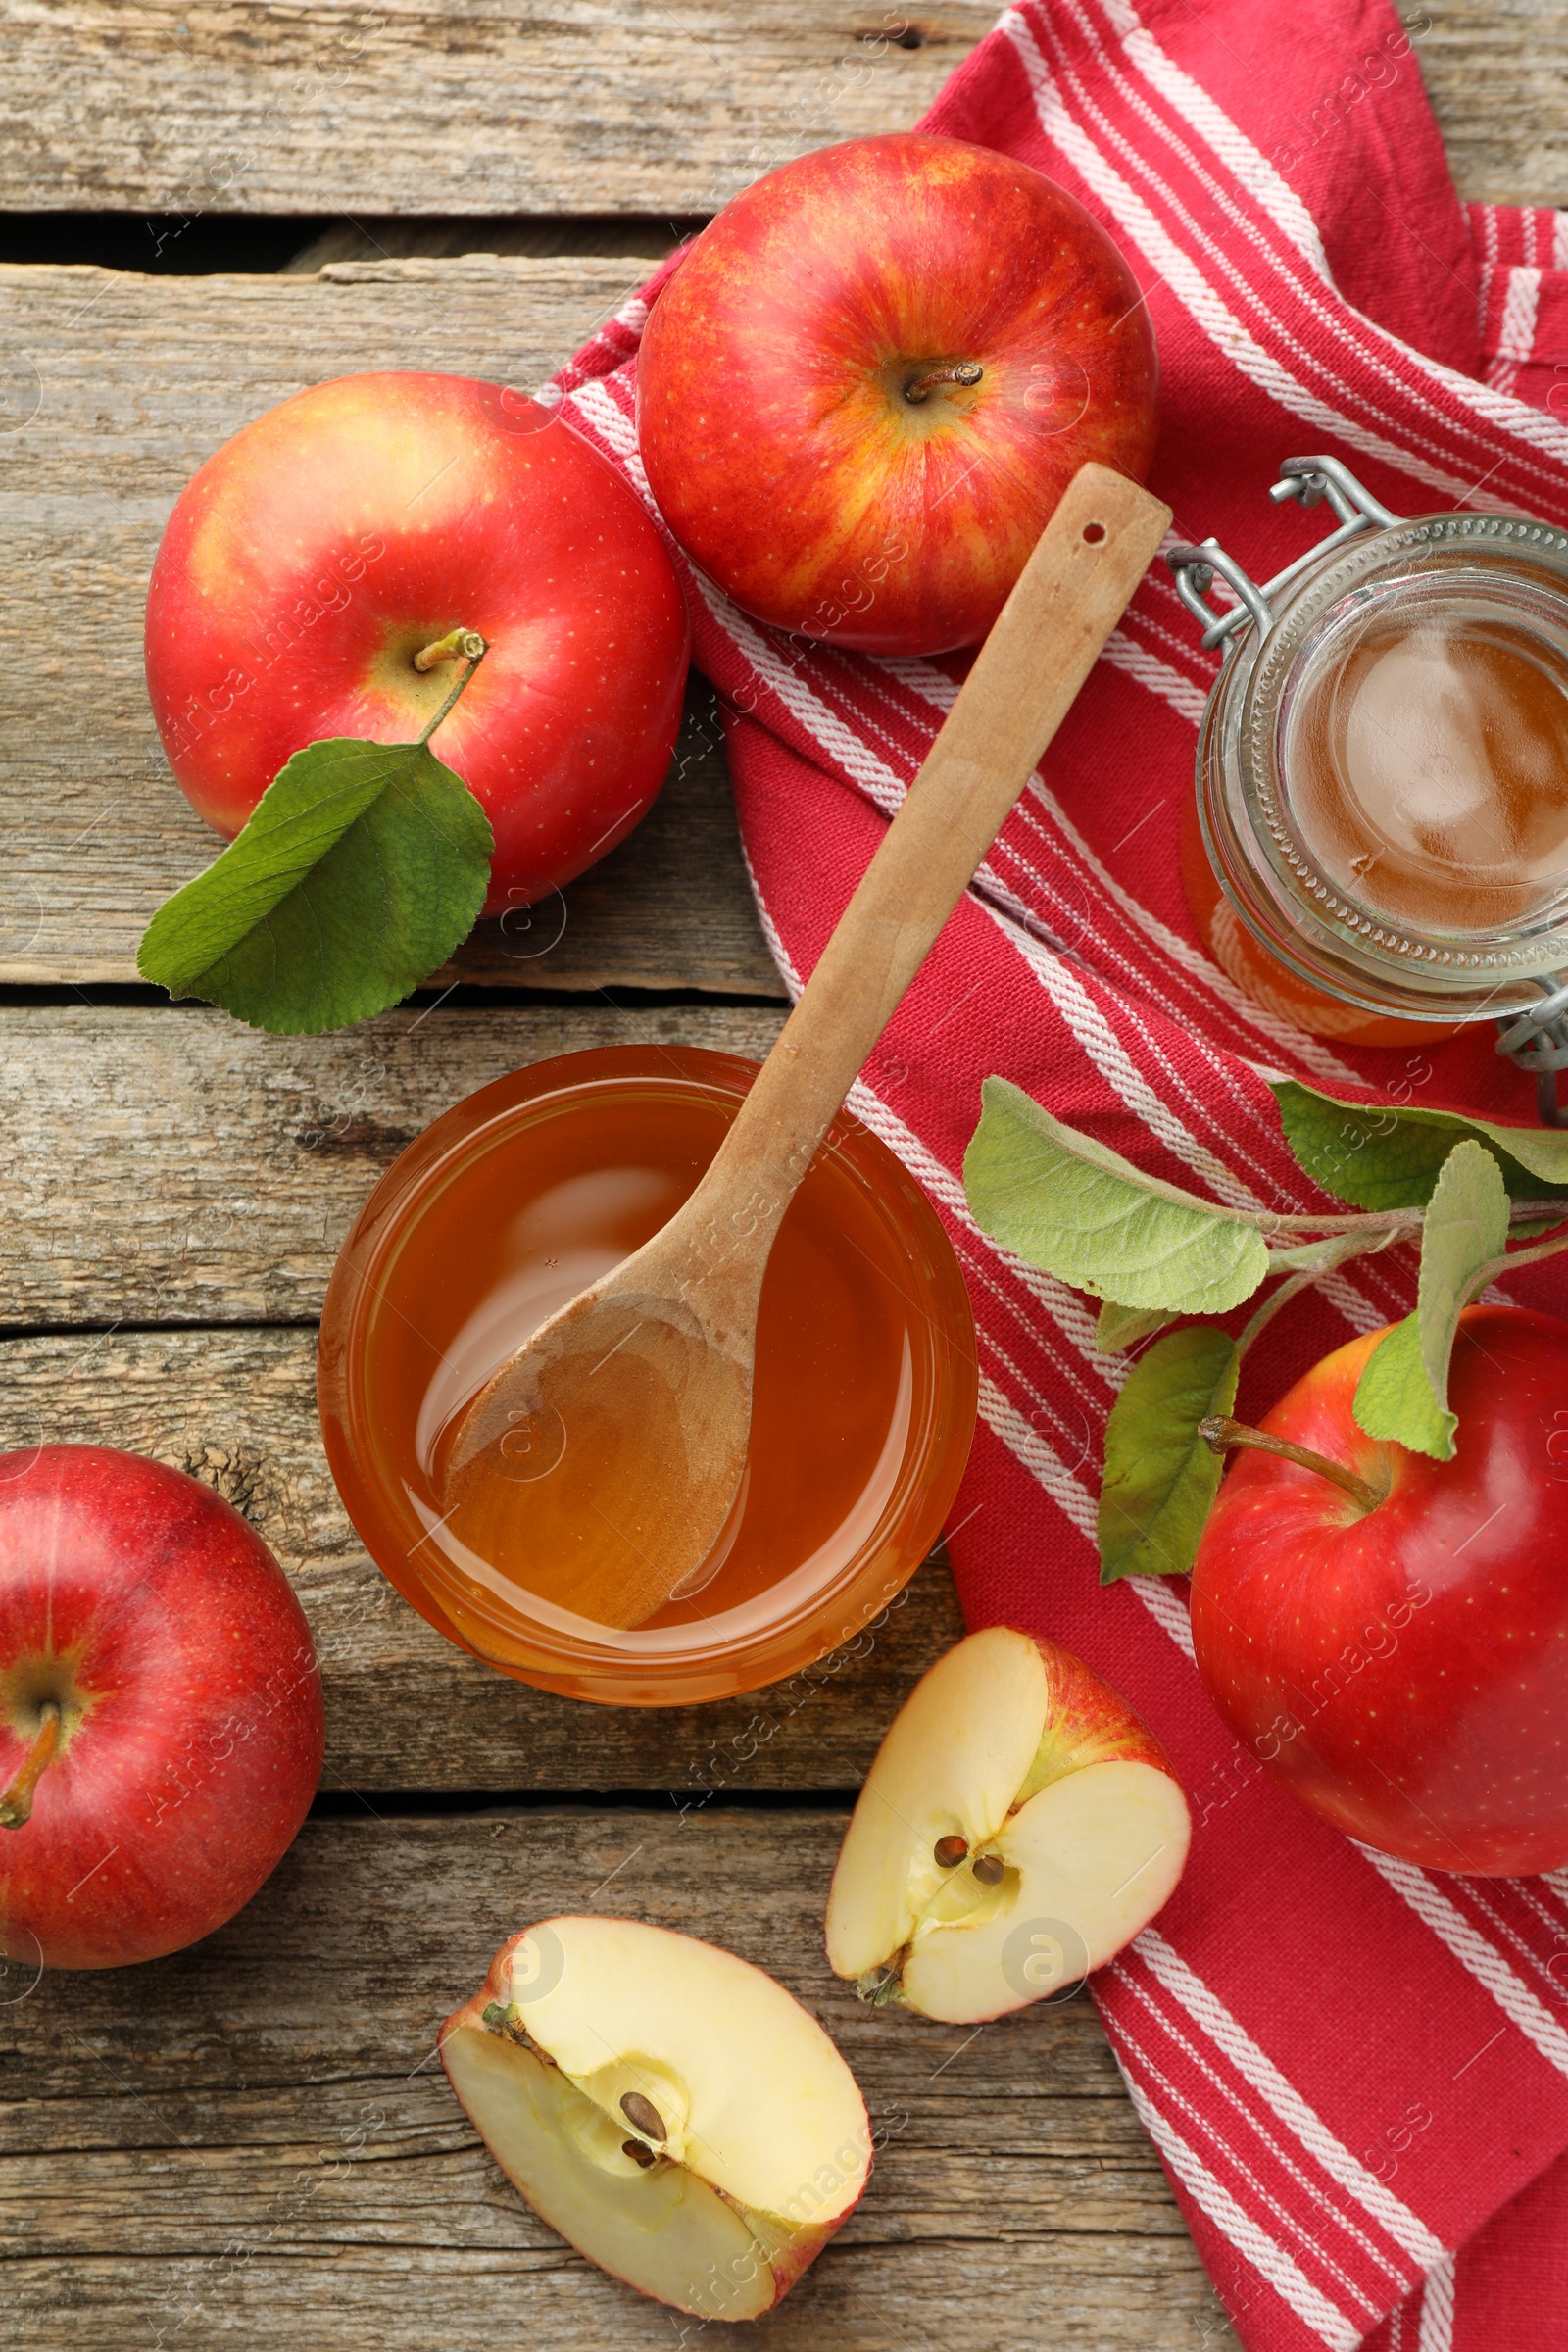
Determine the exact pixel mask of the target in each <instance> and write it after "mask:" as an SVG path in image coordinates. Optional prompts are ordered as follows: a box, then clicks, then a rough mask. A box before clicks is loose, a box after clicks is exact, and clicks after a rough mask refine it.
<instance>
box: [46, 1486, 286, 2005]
mask: <svg viewBox="0 0 1568 2352" xmlns="http://www.w3.org/2000/svg"><path fill="white" fill-rule="evenodd" d="M51 1700H52V1701H53V1702H54V1704H55V1705H57V1706H58V1707H59V1709H60V1719H59V1722H60V1728H59V1734H58V1745H57V1747H56V1750H55V1753H54V1754H53V1756H52V1757H51V1758H50V1760H49V1761H48V1762H47V1763H46V1764H45V1766H44V1768H43V1770H42V1772H41V1773H40V1774H39V1776H38V1780H37V1785H36V1788H35V1789H34V1791H33V1796H32V1807H31V1812H30V1814H28V1816H27V1818H26V1819H25V1820H24V1821H23V1822H22V1823H21V1826H20V1827H17V1828H0V1951H3V1952H4V1953H5V1954H6V1956H7V1958H8V1959H10V1960H11V1961H13V1962H15V1963H16V1964H17V1966H18V1968H20V1969H23V1970H25V1969H26V1968H28V1967H29V1966H35V1967H47V1968H116V1967H120V1966H123V1964H125V1963H126V1962H128V1961H135V1960H153V1959H157V1958H158V1957H160V1955H161V1954H163V1953H165V1952H173V1951H178V1950H180V1949H181V1948H182V1947H183V1946H184V1945H185V1944H188V1943H194V1942H195V1941H196V1939H197V1938H198V1936H207V1935H210V1934H211V1933H212V1931H213V1930H214V1929H215V1928H219V1927H221V1926H222V1924H223V1922H224V1921H225V1920H226V1919H229V1918H231V1917H232V1915H233V1914H234V1912H236V1911H237V1910H239V1909H240V1907H241V1905H242V1904H244V1903H248V1902H249V1901H250V1899H251V1897H252V1895H253V1894H255V1892H256V1891H257V1889H258V1887H260V1886H261V1885H262V1883H263V1881H264V1880H265V1879H266V1878H267V1877H268V1876H269V1874H270V1872H271V1871H272V1869H273V1868H274V1867H275V1866H276V1864H277V1862H278V1861H279V1860H280V1859H281V1857H282V1855H283V1854H284V1853H285V1852H286V1850H287V1848H288V1847H289V1845H290V1844H291V1843H292V1842H293V1839H294V1836H295V1834H296V1832H297V1831H298V1829H299V1827H300V1824H301V1822H302V1821H303V1820H304V1819H305V1816H306V1814H307V1812H308V1811H309V1810H310V1803H311V1798H312V1797H313V1796H314V1795H315V1793H316V1787H317V1783H318V1781H319V1778H320V1773H321V1756H322V1750H323V1744H324V1728H323V1718H322V1710H321V1684H320V1677H319V1673H318V1671H317V1664H316V1653H315V1650H314V1648H313V1647H312V1644H311V1636H310V1629H309V1627H308V1626H307V1625H306V1622H305V1617H304V1613H303V1612H302V1610H301V1608H300V1605H299V1602H298V1601H297V1600H296V1599H295V1597H294V1593H293V1591H292V1589H291V1587H290V1585H289V1582H288V1579H287V1578H286V1577H285V1576H284V1574H283V1572H282V1570H281V1569H280V1568H279V1566H278V1565H277V1562H276V1561H275V1560H274V1559H273V1557H272V1555H271V1553H270V1551H269V1550H268V1548H267V1545H266V1544H264V1543H263V1542H262V1540H261V1538H260V1536H258V1535H257V1534H256V1533H255V1531H254V1530H253V1529H252V1528H250V1527H248V1526H247V1525H246V1523H245V1521H244V1520H243V1519H242V1518H241V1517H240V1516H239V1514H238V1512H237V1511H234V1510H231V1509H230V1507H229V1505H228V1504H227V1503H226V1502H224V1501H223V1500H222V1499H221V1496H220V1495H216V1494H215V1493H214V1492H213V1490H212V1488H211V1487H209V1486H206V1485H204V1484H203V1483H202V1482H201V1481H200V1480H199V1479H194V1478H187V1477H186V1476H185V1474H184V1473H183V1472H182V1471H179V1470H172V1469H169V1468H167V1467H166V1466H165V1465H164V1464H163V1463H161V1462H152V1461H146V1460H144V1459H142V1458H141V1457H140V1456H139V1455H136V1454H128V1453H119V1452H115V1451H113V1450H112V1449H111V1448H109V1447H108V1446H42V1447H40V1448H39V1449H38V1450H37V1452H36V1453H11V1454H5V1455H0V1788H8V1787H9V1786H10V1785H11V1784H12V1783H13V1781H14V1779H15V1776H16V1775H17V1773H18V1772H19V1771H20V1769H21V1768H22V1767H23V1765H24V1764H25V1761H26V1759H27V1757H28V1753H29V1750H30V1749H31V1747H32V1745H33V1743H34V1741H35V1740H36V1738H37V1735H38V1732H39V1729H40V1724H41V1720H42V1717H41V1712H40V1710H41V1708H42V1706H43V1703H44V1702H45V1701H51Z"/></svg>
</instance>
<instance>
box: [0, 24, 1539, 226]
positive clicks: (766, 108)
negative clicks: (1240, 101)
mask: <svg viewBox="0 0 1568 2352" xmlns="http://www.w3.org/2000/svg"><path fill="white" fill-rule="evenodd" d="M1405 13H1406V15H1407V16H1408V17H1411V18H1412V19H1413V22H1414V25H1415V26H1416V28H1417V34H1418V38H1417V55H1418V56H1419V57H1420V60H1421V69H1422V73H1423V74H1424V75H1425V77H1426V81H1427V86H1428V88H1429V89H1430V91H1431V93H1432V98H1433V102H1434V105H1435V107H1436V109H1437V112H1438V119H1439V121H1440V123H1442V125H1443V129H1444V133H1445V136H1446V139H1447V141H1448V145H1449V152H1450V155H1451V157H1452V160H1453V165H1454V171H1455V176H1456V178H1457V180H1458V182H1459V186H1460V189H1461V191H1462V192H1463V193H1464V194H1465V195H1467V196H1474V197H1482V196H1485V197H1492V198H1495V199H1498V200H1513V201H1516V202H1517V201H1524V200H1529V201H1534V202H1538V203H1559V204H1560V203H1563V202H1565V201H1568V132H1565V130H1564V128H1563V126H1562V122H1561V110H1560V107H1559V105H1558V98H1559V93H1560V89H1561V77H1562V73H1563V71H1564V66H1565V64H1568V26H1565V24H1564V20H1563V15H1562V11H1561V9H1560V7H1559V6H1558V5H1557V0H1435V4H1434V5H1433V6H1432V7H1431V8H1429V9H1426V10H1423V11H1407V12H1405ZM995 14H996V11H995V9H994V7H993V6H992V5H991V4H990V0H943V4H941V5H937V6H934V7H930V8H920V9H918V10H907V11H906V10H900V9H891V8H888V9H873V8H868V9H863V10H860V9H854V8H850V7H848V6H845V5H844V4H843V0H809V5H806V6H799V5H794V4H793V0H752V5H750V6H748V7H747V8H745V9H744V10H742V9H735V8H730V7H726V6H725V5H724V0H682V5H681V7H680V8H679V9H674V8H670V7H666V6H665V5H663V0H615V5H614V6H613V7H612V8H607V7H604V6H596V5H595V4H594V0H555V5H553V6H551V7H550V8H549V9H548V10H547V9H545V8H543V7H538V6H533V5H523V6H520V7H503V6H500V5H491V4H489V0H487V4H485V5H482V6H481V5H475V4H474V0H383V4H382V5H381V6H378V7H376V8H373V9H372V8H368V7H366V6H363V5H361V0H317V4H316V5H315V6H313V7H312V8H310V9H308V10H307V9H302V8H299V7H296V6H290V5H285V4H283V0H274V4H270V5H269V4H267V0H208V5H206V6H204V7H201V8H191V7H188V6H184V5H182V0H141V4H139V5H138V6H136V7H135V8H125V7H124V6H123V5H122V4H121V0H5V7H4V11H3V17H0V21H3V23H4V25H5V30H6V33H7V40H6V51H7V73H6V82H5V87H4V89H3V91H0V206H4V207H6V208H9V209H11V210H14V211H27V210H35V209H53V208H75V209H79V210H106V209H111V210H124V211H130V212H155V211H168V212H169V214H170V216H171V221H170V232H171V234H172V235H173V236H176V237H177V235H178V233H179V226H180V222H181V221H184V220H188V219H189V218H191V217H192V216H193V215H197V214H202V213H211V212H248V213H302V214H304V213H315V214H319V213H334V212H341V213H346V214H350V215H352V216H354V217H355V218H356V219H359V220H364V219H365V218H366V217H367V216H368V215H372V214H424V215H430V214H444V215H462V214H468V215H473V216H477V217H485V216H495V215H501V214H507V213H561V214H602V213H610V212H615V211H623V212H629V213H635V214H639V215H655V214H663V213H665V212H669V213H672V214H677V215H679V214H687V215H690V214H707V213H711V212H713V211H715V210H716V209H717V208H718V206H719V205H721V204H722V203H724V202H725V201H726V200H727V199H728V198H729V196H731V195H732V194H733V193H734V192H735V190H736V189H737V188H739V187H741V186H743V185H744V184H745V183H746V182H747V181H748V180H750V179H753V178H755V177H756V176H757V174H758V173H759V172H762V171H766V170H769V169H770V168H771V167H772V166H774V165H775V164H778V163H782V162H784V161H786V160H787V159H788V158H789V157H790V156H793V155H798V154H801V153H803V152H805V151H806V150H808V149H809V148H811V147H815V146H820V145H824V144H827V143H829V142H831V141H832V140H835V139H844V138H856V137H860V136H863V135H865V134H867V133H869V132H874V131H879V130H890V129H901V128H904V127H905V126H906V125H907V124H908V123H912V122H914V121H915V119H916V118H917V116H918V115H919V114H920V113H921V112H922V111H923V109H924V108H925V107H926V106H927V105H928V104H929V103H930V101H931V99H932V98H933V97H934V96H935V95H936V92H937V90H938V89H939V88H940V87H941V84H942V82H943V81H944V80H945V79H946V78H947V75H948V74H949V73H951V71H952V70H953V68H954V66H955V65H956V63H957V62H958V61H959V59H961V58H962V57H963V56H965V55H966V54H967V52H968V50H969V49H970V48H971V47H972V45H973V44H974V42H975V41H976V40H977V39H979V37H980V36H981V35H982V34H983V33H984V32H986V31H987V30H988V29H989V27H990V25H991V24H992V22H993V21H994V18H995ZM1423 20H1425V21H1426V23H1429V24H1430V27H1431V29H1430V31H1429V30H1427V29H1426V23H1424V22H1423ZM390 249H391V250H396V248H395V246H393V247H390Z"/></svg>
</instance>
